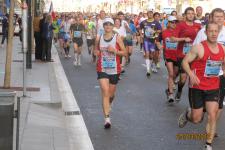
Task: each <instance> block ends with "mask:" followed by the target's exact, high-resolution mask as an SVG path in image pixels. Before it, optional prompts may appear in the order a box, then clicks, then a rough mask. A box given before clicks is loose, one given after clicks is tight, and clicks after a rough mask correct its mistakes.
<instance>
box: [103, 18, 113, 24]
mask: <svg viewBox="0 0 225 150" xmlns="http://www.w3.org/2000/svg"><path fill="white" fill-rule="evenodd" d="M107 22H109V23H111V24H113V25H114V21H113V19H112V18H105V19H104V21H103V24H104V23H107Z"/></svg>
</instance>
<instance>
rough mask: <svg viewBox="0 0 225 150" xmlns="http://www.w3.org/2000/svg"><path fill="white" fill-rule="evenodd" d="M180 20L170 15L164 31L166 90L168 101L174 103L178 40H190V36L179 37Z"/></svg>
mask: <svg viewBox="0 0 225 150" xmlns="http://www.w3.org/2000/svg"><path fill="white" fill-rule="evenodd" d="M177 23H178V20H177V18H176V17H174V16H169V17H168V26H167V29H166V30H164V31H163V32H162V39H163V45H164V46H163V47H164V58H165V63H166V67H167V71H168V88H167V90H166V95H167V100H168V103H173V102H174V100H175V98H174V94H173V91H174V86H175V85H174V80H175V78H176V76H177V73H178V66H177V45H178V42H182V41H189V38H178V31H177V30H176V24H177Z"/></svg>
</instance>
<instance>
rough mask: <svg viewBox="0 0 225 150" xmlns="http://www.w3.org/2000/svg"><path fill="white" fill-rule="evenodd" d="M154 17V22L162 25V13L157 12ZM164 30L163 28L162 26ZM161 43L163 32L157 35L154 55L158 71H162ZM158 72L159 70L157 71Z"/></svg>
mask: <svg viewBox="0 0 225 150" xmlns="http://www.w3.org/2000/svg"><path fill="white" fill-rule="evenodd" d="M153 17H154V20H155V21H157V22H159V24H160V25H161V24H162V22H160V13H158V12H155V13H154V14H153ZM161 28H162V26H161ZM161 41H162V30H161V31H160V32H159V33H158V35H157V38H156V41H155V42H156V47H155V50H156V51H155V55H154V59H153V60H154V63H155V65H156V68H157V69H160V60H161V59H160V58H161V53H162V44H161ZM156 71H157V70H156Z"/></svg>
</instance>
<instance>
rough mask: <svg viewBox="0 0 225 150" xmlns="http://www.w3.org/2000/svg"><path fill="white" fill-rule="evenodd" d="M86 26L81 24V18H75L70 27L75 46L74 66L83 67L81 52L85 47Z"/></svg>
mask: <svg viewBox="0 0 225 150" xmlns="http://www.w3.org/2000/svg"><path fill="white" fill-rule="evenodd" d="M83 31H84V26H83V24H82V23H81V22H80V18H78V17H76V18H74V22H73V24H72V25H71V26H70V36H71V37H72V39H73V46H74V58H75V59H74V62H73V64H74V66H81V51H82V45H83V39H82V35H83Z"/></svg>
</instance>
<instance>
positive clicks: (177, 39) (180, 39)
mask: <svg viewBox="0 0 225 150" xmlns="http://www.w3.org/2000/svg"><path fill="white" fill-rule="evenodd" d="M170 40H171V41H174V42H182V41H185V42H190V41H191V39H190V38H178V37H173V36H172V37H170Z"/></svg>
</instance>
